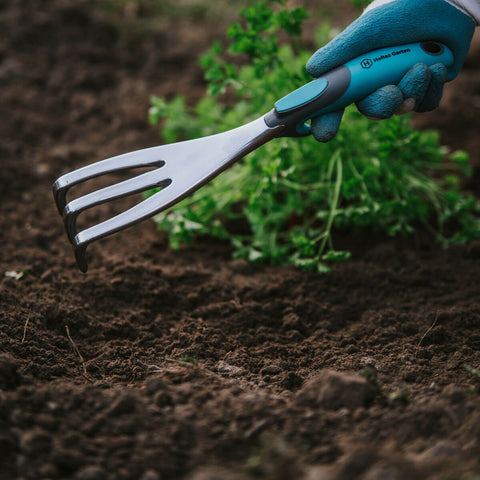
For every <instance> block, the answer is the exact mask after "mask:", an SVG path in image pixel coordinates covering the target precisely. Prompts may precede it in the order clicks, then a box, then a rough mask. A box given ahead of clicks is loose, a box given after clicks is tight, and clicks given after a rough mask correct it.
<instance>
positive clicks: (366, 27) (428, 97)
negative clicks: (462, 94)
mask: <svg viewBox="0 0 480 480" xmlns="http://www.w3.org/2000/svg"><path fill="white" fill-rule="evenodd" d="M479 23H480V0H375V1H374V2H373V3H372V4H371V5H370V6H369V7H368V8H367V9H366V10H365V11H364V12H363V14H362V15H361V16H360V17H359V18H358V19H357V20H356V21H354V22H353V23H352V24H351V25H350V26H348V27H347V28H346V29H345V30H344V31H343V32H342V33H340V35H338V36H337V37H336V38H334V39H333V40H332V41H331V42H330V43H328V44H327V45H326V46H324V47H323V48H321V49H319V50H318V51H317V52H315V53H314V54H313V55H312V57H311V58H310V60H309V61H308V63H307V71H308V73H309V74H310V75H312V76H313V77H320V76H321V75H323V74H324V73H326V72H328V71H329V70H332V69H333V68H335V67H338V66H340V65H343V64H344V63H346V62H348V61H349V60H352V59H353V58H356V57H358V56H360V55H363V54H365V53H367V52H370V51H372V50H376V49H379V48H384V47H395V46H400V45H404V44H407V43H414V42H421V41H429V40H434V41H438V42H441V43H443V44H444V45H446V46H447V47H449V48H450V50H451V51H452V53H453V55H454V63H453V65H452V66H451V67H450V68H448V69H447V68H446V67H445V66H444V65H443V64H440V63H439V64H436V65H433V66H432V67H428V66H427V65H425V64H417V65H415V66H413V67H412V69H411V70H410V71H409V72H408V73H407V74H406V75H405V76H404V77H403V79H402V80H401V82H400V83H399V84H398V85H387V86H385V87H383V88H380V89H379V90H377V91H376V92H374V93H372V94H371V95H369V96H368V97H366V98H364V99H363V100H361V101H359V102H357V104H356V105H357V108H358V110H359V111H360V113H362V114H363V115H365V116H367V117H369V118H373V119H385V118H389V117H391V116H392V115H393V114H395V113H397V114H402V113H407V112H409V111H411V110H415V111H417V112H427V111H430V110H433V109H435V108H437V107H438V105H439V103H440V99H441V97H442V94H443V85H444V83H445V82H446V81H450V80H453V79H454V78H455V77H456V76H457V74H458V72H459V71H460V69H461V67H462V65H463V62H464V61H465V57H466V56H467V53H468V49H469V46H470V42H471V40H472V36H473V32H474V30H475V25H476V24H477V25H478V24H479ZM342 116H343V110H339V111H337V112H332V113H327V114H324V115H321V116H318V117H314V118H312V123H311V129H312V134H313V136H314V137H315V138H316V139H317V140H318V141H320V142H328V141H329V140H331V139H332V138H333V137H335V135H336V134H337V132H338V129H339V127H340V122H341V121H342Z"/></svg>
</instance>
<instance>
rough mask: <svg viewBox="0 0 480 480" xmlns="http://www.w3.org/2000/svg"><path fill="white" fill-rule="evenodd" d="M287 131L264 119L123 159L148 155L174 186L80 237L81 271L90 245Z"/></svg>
mask: <svg viewBox="0 0 480 480" xmlns="http://www.w3.org/2000/svg"><path fill="white" fill-rule="evenodd" d="M284 128H285V127H284V126H276V127H269V126H268V125H267V124H266V123H265V119H264V117H260V118H258V119H257V120H254V121H253V122H250V123H248V124H246V125H243V126H241V127H238V128H235V129H233V130H229V131H227V132H223V133H219V134H216V135H211V136H208V137H203V138H198V139H195V140H188V141H185V142H179V143H173V144H168V145H162V146H159V147H153V148H148V149H145V150H138V151H136V152H132V153H130V154H125V155H123V156H122V160H123V161H124V162H125V163H135V164H142V163H145V162H143V161H142V157H143V156H144V155H145V156H147V157H148V161H151V159H152V158H155V159H156V161H161V162H162V163H163V162H164V163H163V166H162V167H159V169H160V171H161V172H162V178H163V179H164V180H170V183H169V184H168V186H166V187H165V188H163V189H162V190H161V191H160V192H158V193H156V194H155V195H153V196H151V197H149V198H148V199H146V200H144V201H143V202H141V203H139V204H137V205H135V206H134V207H132V208H130V209H129V210H126V211H125V212H122V213H120V214H119V215H116V216H115V217H112V218H110V219H108V220H106V221H104V222H102V223H99V224H97V225H94V226H92V227H90V228H88V229H86V230H83V231H82V232H80V233H78V234H77V235H76V236H75V238H74V240H73V244H74V248H75V255H76V258H77V263H78V265H79V267H80V269H81V270H83V271H86V268H87V263H86V259H85V249H86V247H87V245H88V244H89V243H91V242H92V241H94V240H98V239H100V238H102V237H105V236H107V235H110V234H112V233H115V232H118V231H119V230H123V229H124V228H127V227H129V226H131V225H133V224H135V223H138V222H140V221H142V220H144V219H146V218H148V217H151V216H153V215H156V214H157V213H160V212H161V211H163V210H165V209H167V208H169V207H171V206H173V205H174V204H176V203H178V202H179V201H181V200H183V199H184V198H185V197H187V196H188V195H190V194H192V193H193V192H194V191H195V190H197V189H199V188H200V187H201V186H202V185H204V184H205V183H207V182H209V181H210V180H211V179H212V178H214V177H216V176H217V175H218V174H219V173H221V172H222V171H223V170H225V169H226V168H228V167H229V166H231V165H232V164H233V163H234V162H236V161H237V160H239V159H241V158H242V157H244V156H245V155H246V154H248V153H249V152H251V151H253V150H255V149H256V148H258V147H260V146H261V145H263V144H264V143H266V142H268V141H269V140H271V139H272V138H275V137H278V136H279V135H280V133H281V132H282V131H283V130H284ZM150 173H153V172H150ZM145 175H148V173H147V174H144V176H145ZM90 195H92V194H90ZM92 201H93V202H95V199H94V198H92ZM67 208H68V205H67Z"/></svg>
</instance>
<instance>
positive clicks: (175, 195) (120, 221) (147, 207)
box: [72, 182, 191, 272]
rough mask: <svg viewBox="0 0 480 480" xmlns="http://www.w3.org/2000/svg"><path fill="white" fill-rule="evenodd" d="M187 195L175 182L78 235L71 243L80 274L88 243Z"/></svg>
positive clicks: (159, 210) (84, 263) (84, 269)
mask: <svg viewBox="0 0 480 480" xmlns="http://www.w3.org/2000/svg"><path fill="white" fill-rule="evenodd" d="M189 193H191V192H185V190H184V187H183V186H182V185H181V184H175V182H173V183H171V184H170V185H169V186H168V187H166V188H165V189H163V190H161V191H160V192H157V193H155V194H154V195H152V196H151V197H149V198H147V199H146V200H143V201H142V202H140V203H138V204H137V205H135V206H133V207H131V208H129V209H128V210H126V211H124V212H122V213H119V214H118V215H116V216H115V217H112V218H109V219H108V220H105V221H104V222H102V223H99V224H97V225H94V226H92V227H90V228H87V229H86V230H83V231H81V232H80V233H78V234H77V235H76V236H75V238H74V239H73V242H72V243H73V247H74V250H75V258H76V259H77V264H78V266H79V268H80V270H81V271H82V272H86V271H87V268H88V266H87V261H86V248H87V246H88V244H89V243H91V242H93V241H94V240H99V239H100V238H103V237H106V236H107V235H110V234H112V233H115V232H118V231H120V230H123V229H125V228H127V227H130V226H131V225H134V224H136V223H139V222H141V221H142V220H145V219H147V218H149V217H151V216H153V215H155V214H157V213H160V212H161V211H163V210H166V209H167V208H169V207H170V206H172V205H174V204H175V203H177V202H178V201H180V200H181V199H183V198H185V197H186V196H188V194H189Z"/></svg>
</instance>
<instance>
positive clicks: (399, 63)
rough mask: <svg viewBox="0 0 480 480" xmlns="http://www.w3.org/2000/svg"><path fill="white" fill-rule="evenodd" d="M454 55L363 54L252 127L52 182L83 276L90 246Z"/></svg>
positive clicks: (395, 50) (411, 48)
mask: <svg viewBox="0 0 480 480" xmlns="http://www.w3.org/2000/svg"><path fill="white" fill-rule="evenodd" d="M453 62H454V58H453V54H452V53H451V51H450V50H449V49H448V48H447V47H445V46H444V45H442V44H440V43H437V42H423V43H414V44H409V45H403V46H399V47H391V48H384V49H380V50H376V51H373V52H370V53H368V54H366V55H363V56H361V57H358V58H356V59H354V60H351V61H350V62H348V63H346V64H345V65H343V66H341V67H338V68H335V69H334V70H331V71H330V72H328V73H326V74H325V75H323V76H322V77H320V78H317V79H316V80H314V81H312V82H310V83H308V84H306V85H304V86H302V87H300V88H299V89H298V90H295V91H294V92H292V93H290V94H289V95H287V96H285V97H284V98H282V99H281V100H279V101H277V102H276V103H275V108H274V109H273V110H272V111H270V112H269V113H267V114H266V115H264V116H262V117H260V118H258V119H257V120H254V121H253V122H251V123H248V124H246V125H243V126H241V127H238V128H236V129H234V130H229V131H227V132H224V133H220V134H217V135H212V136H209V137H204V138H198V139H195V140H189V141H185V142H179V143H173V144H169V145H162V146H158V147H151V148H146V149H144V150H138V151H135V152H130V153H126V154H123V155H119V156H116V157H112V158H109V159H106V160H103V161H100V162H97V163H93V164H91V165H88V166H86V167H83V168H80V169H78V170H75V171H73V172H71V173H67V174H66V175H63V176H61V177H60V178H59V179H58V180H57V181H56V182H55V183H54V185H53V192H54V197H55V202H56V204H57V208H58V211H59V212H60V214H62V215H63V218H64V222H65V228H66V231H67V235H68V238H69V239H70V241H71V243H72V244H73V247H74V252H75V258H76V260H77V264H78V266H79V268H80V270H81V271H83V272H86V271H87V261H86V248H87V246H88V244H90V243H91V242H93V241H95V240H98V239H100V238H103V237H105V236H107V235H110V234H112V233H114V232H117V231H119V230H122V229H124V228H126V227H128V226H130V225H133V224H135V223H138V222H140V221H142V220H144V219H146V218H148V217H151V216H153V215H155V214H157V213H159V212H161V211H163V210H165V209H167V208H169V207H171V206H173V205H175V204H176V203H177V202H179V201H180V200H182V199H184V198H185V197H187V196H188V195H190V194H191V193H193V192H194V191H195V190H197V189H198V188H200V187H201V186H202V185H204V184H205V183H207V182H208V181H210V180H211V179H212V178H214V177H215V176H217V175H218V174H219V173H220V172H222V171H223V170H225V169H226V168H228V167H229V166H231V165H232V164H233V163H235V162H236V161H237V160H239V159H241V158H242V157H244V156H245V155H246V154H248V153H249V152H251V151H253V150H255V149H256V148H258V147H260V146H261V145H263V144H264V143H266V142H268V141H270V140H272V139H273V138H277V137H284V136H290V137H299V136H306V135H309V134H310V133H311V132H310V127H309V126H308V125H307V124H306V123H305V122H306V121H307V120H309V119H311V118H313V117H316V116H318V115H322V114H325V113H329V112H335V111H338V110H339V109H342V108H345V107H346V106H347V105H350V104H351V103H353V102H356V101H359V100H361V99H363V98H365V97H366V96H367V95H369V94H371V93H372V92H374V91H375V90H377V89H378V88H381V87H383V86H385V85H396V84H398V83H399V82H400V80H401V79H402V77H403V76H404V75H405V74H406V73H407V72H408V71H409V70H410V69H411V68H412V67H413V66H414V65H416V64H418V63H423V64H426V65H428V66H432V65H434V64H437V63H441V64H443V65H445V66H446V67H449V66H451V65H452V64H453ZM138 167H156V168H154V170H150V171H148V172H146V173H142V174H140V175H137V176H135V177H133V178H131V179H128V180H124V181H122V182H120V183H117V184H114V185H111V186H108V187H105V188H102V189H100V190H97V191H94V192H91V193H89V194H86V195H84V196H81V197H79V198H76V199H73V200H71V201H69V202H68V203H67V193H68V190H69V189H70V188H71V187H73V186H74V185H77V184H79V183H82V182H85V181H87V180H90V179H92V178H94V177H98V176H100V175H104V174H108V173H113V172H118V171H122V170H127V169H132V168H138ZM153 188H160V191H158V192H157V193H155V194H154V195H152V196H150V197H149V198H147V199H146V200H143V201H142V202H140V203H138V204H137V205H135V206H133V207H132V208H130V209H128V210H126V211H124V212H122V213H120V214H118V215H116V216H114V217H112V218H109V219H107V220H105V221H103V222H102V223H99V224H97V225H94V226H91V227H90V228H87V229H85V230H82V231H80V232H77V226H76V223H77V218H78V216H79V215H80V213H81V212H83V211H85V210H87V209H89V208H92V207H94V206H97V205H100V204H103V203H105V202H108V201H111V200H115V199H118V198H121V197H125V196H128V195H132V194H135V193H140V192H144V191H147V190H150V189H153Z"/></svg>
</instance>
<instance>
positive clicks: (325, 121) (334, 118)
mask: <svg viewBox="0 0 480 480" xmlns="http://www.w3.org/2000/svg"><path fill="white" fill-rule="evenodd" d="M343 112H344V110H340V111H338V112H331V113H326V114H324V115H320V116H319V117H315V118H312V123H311V130H312V135H313V137H314V138H315V140H317V142H321V143H327V142H329V141H330V140H332V139H333V138H334V137H335V136H336V135H337V133H338V129H339V128H340V124H341V122H342V117H343Z"/></svg>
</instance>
